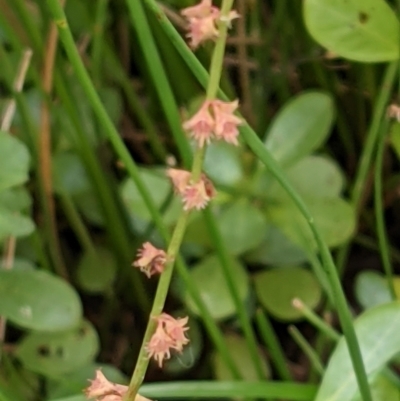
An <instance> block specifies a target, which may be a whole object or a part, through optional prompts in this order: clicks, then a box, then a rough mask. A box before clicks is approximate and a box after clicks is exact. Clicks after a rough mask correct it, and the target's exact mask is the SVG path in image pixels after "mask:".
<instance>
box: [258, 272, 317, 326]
mask: <svg viewBox="0 0 400 401" xmlns="http://www.w3.org/2000/svg"><path fill="white" fill-rule="evenodd" d="M254 285H255V289H256V294H257V296H258V299H259V301H260V302H261V305H262V306H263V307H264V308H265V309H266V310H267V311H268V312H269V313H271V315H272V316H274V317H275V318H277V319H279V320H283V321H293V320H298V319H301V318H302V317H303V315H302V314H301V313H300V312H299V310H298V309H296V308H294V307H293V305H292V301H293V299H294V298H298V299H300V300H301V301H302V302H303V303H304V304H305V305H307V306H308V307H309V308H311V309H314V308H315V307H317V306H318V304H319V302H320V300H321V296H322V290H321V286H320V285H319V283H318V281H317V280H316V278H315V277H314V275H313V274H312V273H311V272H310V271H309V270H306V269H304V268H302V267H298V266H295V267H279V268H275V269H271V270H269V271H266V272H261V273H257V274H255V275H254Z"/></svg>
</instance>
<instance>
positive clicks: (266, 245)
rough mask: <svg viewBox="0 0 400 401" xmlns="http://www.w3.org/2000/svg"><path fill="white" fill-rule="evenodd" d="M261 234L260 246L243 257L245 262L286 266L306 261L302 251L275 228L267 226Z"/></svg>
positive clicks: (270, 225)
mask: <svg viewBox="0 0 400 401" xmlns="http://www.w3.org/2000/svg"><path fill="white" fill-rule="evenodd" d="M263 232H264V238H263V240H262V242H261V244H260V245H259V246H257V248H255V249H254V250H252V251H251V252H249V253H247V254H246V255H245V259H246V261H248V262H250V263H257V264H265V265H272V266H288V265H296V264H300V263H303V262H305V261H307V260H308V258H307V255H306V254H305V253H304V251H303V250H302V249H301V248H300V247H299V246H298V245H296V244H295V243H294V242H293V241H290V240H289V239H288V238H287V237H286V235H285V234H283V233H282V231H281V230H279V229H278V228H277V227H275V226H273V225H272V224H268V225H267V226H266V227H265V228H264V230H263Z"/></svg>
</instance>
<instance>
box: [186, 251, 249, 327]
mask: <svg viewBox="0 0 400 401" xmlns="http://www.w3.org/2000/svg"><path fill="white" fill-rule="evenodd" d="M230 267H231V272H230V273H231V275H232V278H233V280H234V281H235V283H236V286H237V288H238V292H239V296H240V298H241V300H242V301H243V302H245V300H246V298H247V297H248V295H249V279H248V277H247V274H246V271H245V269H244V267H243V266H242V265H241V264H240V263H239V262H238V261H237V260H236V259H232V264H231V266H230ZM190 276H191V280H192V282H193V283H195V285H196V286H197V288H198V291H199V293H200V296H201V298H202V299H203V302H204V303H205V305H206V307H207V308H208V310H209V311H210V314H211V315H212V316H213V318H214V319H218V320H219V319H225V318H227V317H230V316H233V315H234V314H235V313H236V307H235V304H234V302H233V300H232V297H231V295H230V292H229V288H228V286H227V284H226V281H225V277H224V274H223V271H222V267H221V265H220V262H219V260H218V258H217V257H216V256H209V257H207V258H205V259H203V260H202V261H201V262H200V263H198V264H197V265H195V266H194V267H193V269H192V270H191V271H190ZM185 302H186V304H187V306H188V308H189V309H190V310H191V311H193V313H195V314H198V313H199V312H198V309H197V307H196V304H195V303H194V301H193V300H192V298H191V297H190V295H189V294H188V293H185Z"/></svg>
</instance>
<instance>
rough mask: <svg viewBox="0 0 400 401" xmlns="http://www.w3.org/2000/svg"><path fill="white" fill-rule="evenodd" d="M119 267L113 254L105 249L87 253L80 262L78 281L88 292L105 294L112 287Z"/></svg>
mask: <svg viewBox="0 0 400 401" xmlns="http://www.w3.org/2000/svg"><path fill="white" fill-rule="evenodd" d="M116 272H117V265H116V262H115V260H114V257H113V254H112V253H111V252H110V251H108V250H107V249H104V248H100V247H98V248H96V249H95V251H94V252H86V253H85V254H84V255H83V256H82V258H81V260H80V261H79V265H78V270H77V279H78V282H79V284H80V286H81V287H82V288H83V289H84V290H86V291H88V292H103V291H106V290H108V289H110V287H111V286H112V284H113V282H114V279H115V274H116Z"/></svg>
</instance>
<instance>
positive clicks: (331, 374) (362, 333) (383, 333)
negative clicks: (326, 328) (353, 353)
mask: <svg viewBox="0 0 400 401" xmlns="http://www.w3.org/2000/svg"><path fill="white" fill-rule="evenodd" d="M354 328H355V331H356V335H357V338H358V343H359V345H360V349H361V354H362V358H363V361H364V366H365V370H366V373H367V375H368V376H369V378H370V379H372V378H373V375H374V373H376V372H379V371H380V370H381V369H382V368H383V367H384V366H385V365H386V363H387V362H389V361H390V359H392V358H393V356H395V355H396V354H397V353H398V352H400V336H399V332H400V302H398V301H396V302H392V303H388V304H384V305H379V306H377V307H375V308H372V309H369V310H367V311H366V312H364V313H363V314H362V315H361V316H360V317H359V318H357V319H356V321H355V322H354ZM357 392H358V385H357V379H356V376H355V373H354V368H353V364H352V362H351V359H350V355H349V351H348V347H347V343H346V341H345V339H344V337H342V338H341V339H340V341H339V342H338V344H337V346H336V348H335V350H334V351H333V353H332V355H331V358H330V360H329V363H328V367H327V369H326V371H325V374H324V377H323V379H322V383H321V385H320V388H319V391H318V393H317V397H316V398H315V401H350V400H352V399H353V397H354V396H356V394H357Z"/></svg>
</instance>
